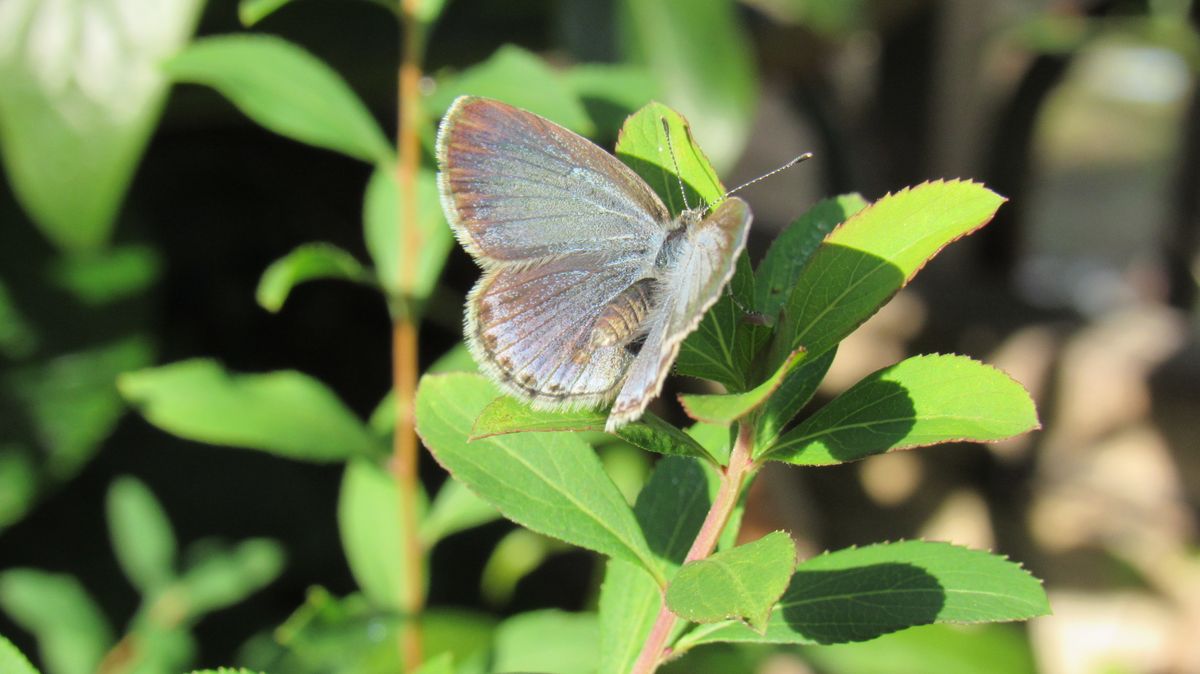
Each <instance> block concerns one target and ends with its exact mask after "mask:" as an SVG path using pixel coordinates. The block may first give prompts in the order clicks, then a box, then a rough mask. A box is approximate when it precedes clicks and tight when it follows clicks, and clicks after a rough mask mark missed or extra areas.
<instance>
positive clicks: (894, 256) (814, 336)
mask: <svg viewBox="0 0 1200 674" xmlns="http://www.w3.org/2000/svg"><path fill="white" fill-rule="evenodd" d="M1003 201H1004V199H1003V198H1002V197H1000V196H999V195H997V194H995V193H994V192H991V191H990V190H988V189H987V188H985V187H983V186H982V185H979V184H977V183H972V182H965V181H959V180H951V181H940V180H939V181H936V182H928V183H922V184H920V185H918V186H916V187H913V188H910V189H905V190H902V191H900V192H898V193H896V194H891V195H888V196H885V197H883V198H882V199H880V200H879V201H876V202H875V203H873V204H871V205H870V206H868V207H866V208H864V209H862V210H861V211H859V212H858V213H857V214H855V215H854V216H852V217H851V218H850V219H849V220H847V221H846V222H844V223H843V224H842V225H841V226H840V227H838V228H837V229H835V230H834V231H833V233H832V234H830V235H829V236H828V237H827V238H826V239H825V241H824V243H822V244H821V246H820V247H819V248H818V249H817V252H816V253H815V254H813V256H812V258H811V260H810V261H809V262H808V264H806V265H805V266H804V268H803V270H802V271H801V272H800V275H799V276H798V277H797V279H796V283H795V285H794V286H793V288H792V291H791V295H790V296H789V298H788V300H787V303H786V304H785V305H784V313H783V319H782V320H781V321H780V323H779V328H778V332H779V333H780V336H777V338H776V344H778V346H777V348H776V351H775V354H774V360H773V362H782V360H783V358H784V357H786V354H787V353H788V352H790V351H792V350H794V349H796V348H797V347H800V346H803V347H804V348H806V349H807V350H808V353H809V357H810V358H816V357H817V356H820V355H822V354H824V353H825V352H826V351H827V350H829V349H831V348H833V347H834V346H836V345H837V344H838V342H840V341H841V340H842V339H843V338H845V337H846V335H848V334H850V332H851V331H853V330H854V329H855V328H857V327H858V326H859V325H861V324H862V322H863V321H865V320H867V318H869V317H870V316H871V315H872V314H874V313H875V311H877V310H878V309H879V307H880V306H882V305H883V304H884V302H886V301H887V300H888V299H889V298H890V297H891V296H892V295H894V294H895V293H896V291H898V290H899V289H900V288H901V287H903V286H904V285H905V284H906V283H908V282H909V280H911V279H912V277H913V276H914V275H916V273H917V272H918V271H919V270H920V269H921V267H923V266H924V265H925V263H926V262H928V261H929V260H930V258H932V257H933V256H934V255H936V254H937V253H938V251H940V250H941V249H942V248H944V247H945V246H946V245H947V244H949V243H950V242H952V241H954V240H955V239H958V238H959V237H962V236H965V235H967V234H970V233H971V232H973V231H975V230H976V229H978V228H980V227H982V226H983V225H984V224H986V223H987V222H988V221H989V220H991V219H992V216H993V215H994V214H995V213H996V209H998V208H999V207H1000V204H1001V203H1003Z"/></svg>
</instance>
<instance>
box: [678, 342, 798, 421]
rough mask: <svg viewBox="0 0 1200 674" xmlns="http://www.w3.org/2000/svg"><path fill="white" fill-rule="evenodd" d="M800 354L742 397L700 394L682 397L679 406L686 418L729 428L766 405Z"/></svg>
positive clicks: (794, 367)
mask: <svg viewBox="0 0 1200 674" xmlns="http://www.w3.org/2000/svg"><path fill="white" fill-rule="evenodd" d="M804 356H805V354H804V350H803V349H798V350H796V351H794V352H792V354H791V355H790V356H789V357H788V359H787V360H786V361H784V363H783V365H780V366H779V368H778V369H776V370H775V373H774V374H772V375H771V376H770V377H768V378H767V379H766V380H765V381H763V383H761V384H759V385H758V386H755V387H754V388H752V389H750V390H749V391H746V392H745V393H726V394H724V395H721V394H701V393H684V394H681V395H680V396H679V402H680V403H681V404H682V405H683V410H684V411H685V412H687V415H688V416H689V417H691V418H693V419H695V420H697V421H704V422H707V423H710V424H731V423H733V422H734V421H737V420H738V419H741V418H742V417H744V416H746V415H747V414H749V413H751V412H753V411H754V410H755V409H757V408H758V407H759V406H760V405H762V404H763V403H765V402H767V401H768V400H769V399H770V398H771V396H773V395H774V394H775V392H776V391H777V390H778V389H779V387H780V385H781V384H782V383H783V381H784V379H785V378H786V377H787V376H788V375H789V374H790V373H791V372H792V371H793V370H794V369H796V367H797V366H798V365H799V364H800V363H801V362H803V361H804Z"/></svg>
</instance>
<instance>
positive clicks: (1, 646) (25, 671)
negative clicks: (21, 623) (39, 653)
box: [0, 636, 39, 674]
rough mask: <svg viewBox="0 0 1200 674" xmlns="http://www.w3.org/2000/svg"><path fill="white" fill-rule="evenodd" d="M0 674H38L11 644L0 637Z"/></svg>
mask: <svg viewBox="0 0 1200 674" xmlns="http://www.w3.org/2000/svg"><path fill="white" fill-rule="evenodd" d="M0 672H7V673H8V674H39V672H38V670H37V669H36V668H35V667H34V666H33V665H32V664H30V662H29V659H28V658H26V657H25V655H24V654H23V653H21V651H19V650H17V647H16V646H14V645H12V642H11V641H9V640H8V639H5V638H4V637H2V636H0Z"/></svg>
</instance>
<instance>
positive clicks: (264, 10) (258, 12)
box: [238, 0, 293, 28]
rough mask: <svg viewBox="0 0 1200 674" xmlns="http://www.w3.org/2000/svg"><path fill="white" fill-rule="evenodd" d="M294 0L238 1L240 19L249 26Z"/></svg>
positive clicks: (244, 24) (245, 25)
mask: <svg viewBox="0 0 1200 674" xmlns="http://www.w3.org/2000/svg"><path fill="white" fill-rule="evenodd" d="M292 1H293V0H241V2H239V3H238V21H240V22H242V26H244V27H246V28H249V27H251V26H253V25H254V24H256V23H258V22H259V21H262V20H263V19H265V18H267V17H268V16H270V15H272V14H274V13H275V12H276V11H277V10H278V9H279V8H280V7H283V6H284V5H286V4H288V3H290V2H292Z"/></svg>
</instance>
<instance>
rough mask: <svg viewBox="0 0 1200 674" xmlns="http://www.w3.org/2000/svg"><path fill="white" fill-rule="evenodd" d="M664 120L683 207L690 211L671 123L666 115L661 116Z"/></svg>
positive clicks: (662, 120)
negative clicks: (676, 155)
mask: <svg viewBox="0 0 1200 674" xmlns="http://www.w3.org/2000/svg"><path fill="white" fill-rule="evenodd" d="M658 119H659V121H660V122H662V127H663V133H665V134H667V152H669V153H671V163H672V164H674V165H675V179H676V180H678V181H679V194H680V195H682V196H683V208H684V210H687V211H690V210H692V207H691V206H690V205H689V204H688V198H687V190H685V189H684V188H683V174H682V173H680V172H679V160H678V159H676V158H675V146H674V145H673V144H672V143H671V125H670V124H667V118H666V117H659V118H658Z"/></svg>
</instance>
